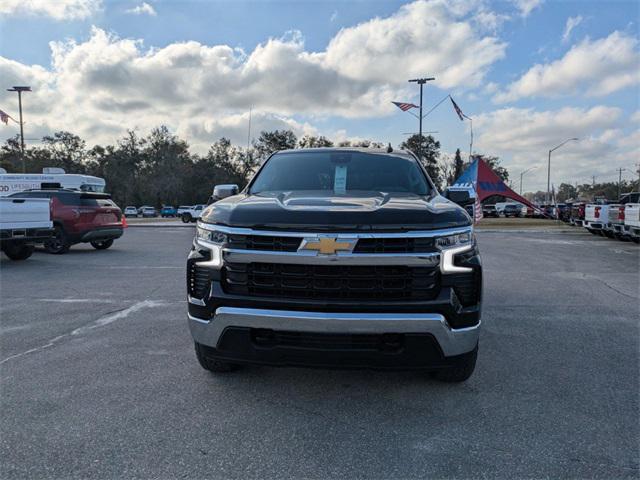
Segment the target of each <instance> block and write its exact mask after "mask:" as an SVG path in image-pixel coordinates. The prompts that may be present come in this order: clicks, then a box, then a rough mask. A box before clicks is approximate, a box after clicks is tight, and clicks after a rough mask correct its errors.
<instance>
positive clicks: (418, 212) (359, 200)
mask: <svg viewBox="0 0 640 480" xmlns="http://www.w3.org/2000/svg"><path fill="white" fill-rule="evenodd" d="M202 221H204V222H207V223H212V224H218V225H226V226H230V227H246V228H254V229H272V230H278V229H289V230H290V229H295V230H302V231H304V230H313V231H323V230H326V231H336V230H345V231H346V230H350V231H360V230H364V231H366V230H387V231H406V230H432V229H441V228H451V227H461V226H467V225H470V224H471V219H470V217H469V216H468V215H467V213H466V212H465V211H464V209H462V208H461V207H459V206H458V205H456V204H455V203H453V202H450V201H449V200H447V199H446V198H444V197H442V196H440V195H432V196H421V195H415V194H411V193H406V194H396V193H394V194H388V193H383V192H349V194H348V195H335V194H334V193H333V192H326V191H318V192H310V191H291V192H282V193H266V192H265V193H258V194H252V195H248V194H240V195H235V196H233V197H229V198H226V199H224V200H220V201H219V202H216V203H215V204H213V205H211V206H209V207H208V208H207V209H206V210H205V211H204V212H203V214H202Z"/></svg>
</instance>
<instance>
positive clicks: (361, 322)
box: [189, 307, 480, 357]
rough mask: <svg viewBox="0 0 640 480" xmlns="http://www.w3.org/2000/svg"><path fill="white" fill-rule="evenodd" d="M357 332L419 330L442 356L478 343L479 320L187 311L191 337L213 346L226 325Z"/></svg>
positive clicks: (243, 310)
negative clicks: (454, 323)
mask: <svg viewBox="0 0 640 480" xmlns="http://www.w3.org/2000/svg"><path fill="white" fill-rule="evenodd" d="M236 327H243V328H249V329H260V330H273V331H287V332H311V333H342V334H344V333H347V332H348V334H350V335H357V334H418V335H429V336H431V337H433V338H434V339H435V341H436V342H437V344H438V346H439V348H440V350H441V351H442V354H443V355H444V356H445V357H450V356H456V355H461V354H463V353H467V352H470V351H471V350H473V349H474V348H475V347H476V345H477V344H478V336H479V332H480V323H478V324H477V325H475V326H473V327H467V328H460V329H452V328H451V327H450V326H449V325H448V323H447V321H446V319H445V317H444V316H443V315H439V314H429V313H423V314H418V313H416V314H391V313H387V314H382V313H337V312H335V313H322V312H298V311H287V310H261V309H252V308H233V307H220V308H218V309H217V310H216V313H215V315H214V317H213V318H212V319H211V320H204V319H201V318H197V317H194V316H191V315H189V328H190V330H191V335H192V336H193V339H194V340H195V341H196V342H198V343H200V344H202V345H206V346H209V347H213V348H219V347H220V346H221V339H222V338H223V337H224V334H225V331H226V330H227V329H233V328H236Z"/></svg>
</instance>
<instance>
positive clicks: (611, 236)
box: [603, 230, 614, 238]
mask: <svg viewBox="0 0 640 480" xmlns="http://www.w3.org/2000/svg"><path fill="white" fill-rule="evenodd" d="M603 233H604V236H605V237H607V238H613V237H614V234H613V232H610V231H609V230H603Z"/></svg>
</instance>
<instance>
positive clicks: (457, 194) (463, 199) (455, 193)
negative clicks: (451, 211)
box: [445, 190, 471, 205]
mask: <svg viewBox="0 0 640 480" xmlns="http://www.w3.org/2000/svg"><path fill="white" fill-rule="evenodd" d="M445 197H446V198H448V199H449V200H451V201H452V202H454V203H457V204H458V205H465V204H467V203H469V202H471V196H470V195H469V192H468V191H467V190H447V191H446V192H445Z"/></svg>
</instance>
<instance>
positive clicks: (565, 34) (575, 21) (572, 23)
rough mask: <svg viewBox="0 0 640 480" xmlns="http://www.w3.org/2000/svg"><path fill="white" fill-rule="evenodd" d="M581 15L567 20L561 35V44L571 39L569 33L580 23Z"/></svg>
mask: <svg viewBox="0 0 640 480" xmlns="http://www.w3.org/2000/svg"><path fill="white" fill-rule="evenodd" d="M582 20H583V19H582V15H578V16H577V17H569V18H567V23H566V24H565V26H564V32H563V33H562V42H563V43H566V42H568V41H569V39H570V38H571V32H573V29H574V28H576V27H577V26H578V25H580V24H581V23H582Z"/></svg>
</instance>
